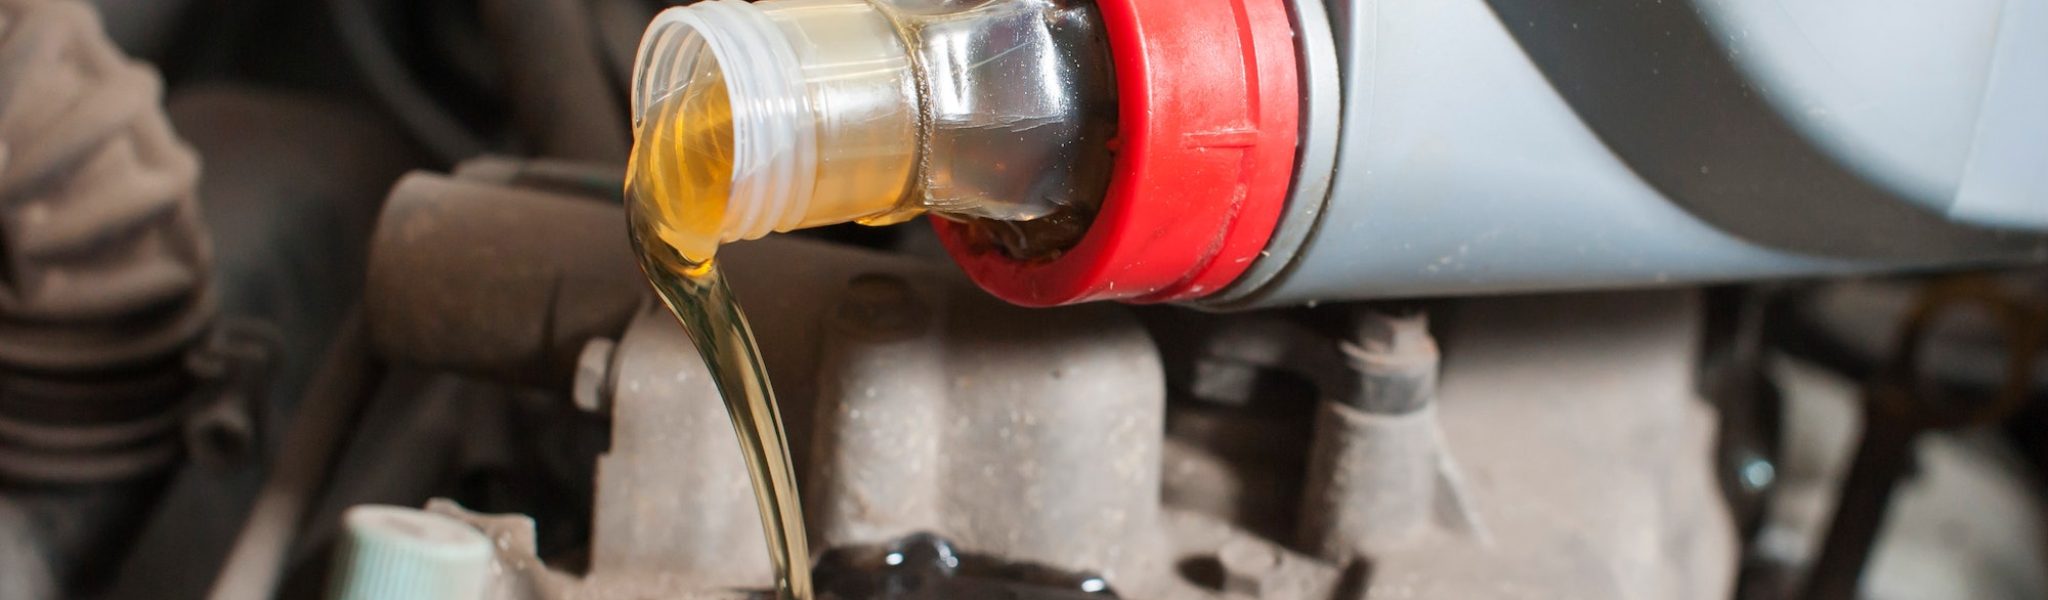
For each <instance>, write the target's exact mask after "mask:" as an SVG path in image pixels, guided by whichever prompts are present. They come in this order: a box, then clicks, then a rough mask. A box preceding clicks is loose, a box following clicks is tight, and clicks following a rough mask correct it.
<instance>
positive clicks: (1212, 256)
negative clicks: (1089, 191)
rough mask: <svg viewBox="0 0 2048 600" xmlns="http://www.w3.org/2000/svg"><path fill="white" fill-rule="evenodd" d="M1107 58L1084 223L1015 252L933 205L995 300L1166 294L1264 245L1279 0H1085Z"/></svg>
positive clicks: (1293, 100) (1143, 298)
mask: <svg viewBox="0 0 2048 600" xmlns="http://www.w3.org/2000/svg"><path fill="white" fill-rule="evenodd" d="M1097 5H1098V6H1099V7H1100V10H1101V12H1102V22H1103V25H1104V27H1105V29H1106V30H1107V31H1108V33H1109V45H1110V52H1111V56H1112V59H1113V60H1114V61H1115V65H1116V80H1117V94H1118V99H1117V102H1118V113H1119V115H1118V123H1117V141H1116V142H1115V143H1116V144H1117V148H1116V170H1115V173H1114V174H1113V175H1112V176H1111V178H1110V183H1109V192H1108V194H1107V196H1106V197H1104V198H1103V201H1102V209H1101V212H1099V213H1098V214H1097V215H1096V218H1095V222H1094V224H1092V225H1091V226H1090V227H1089V229H1088V233H1087V235H1086V236H1085V237H1083V238H1082V240H1081V242H1080V243H1079V244H1078V245H1076V246H1075V247H1074V248H1073V249H1071V250H1068V251H1067V252H1066V253H1065V254H1063V255H1061V256H1060V257H1059V258H1056V259H1052V260H1048V261H1020V260H1017V259H1013V258H1010V257H1009V256H1007V255H1005V254H1003V253H1002V252H1001V251H1000V250H996V249H993V248H987V247H981V246H980V245H979V244H976V243H975V242H973V241H971V240H969V239H968V238H967V237H966V229H967V228H966V227H963V226H960V225H956V224H953V223H949V222H946V221H944V220H942V219H933V220H932V222H933V223H935V224H936V225H935V226H936V227H937V228H938V230H939V237H940V239H942V240H944V242H945V244H946V249H947V251H948V252H950V253H951V254H952V255H953V258H954V260H955V261H957V262H958V263H960V266H961V267H962V268H964V269H966V271H967V274H968V276H969V277H971V278H973V279H974V281H975V283H978V284H980V285H981V287H982V288H984V289H987V290H988V291H989V292H990V293H993V294H995V295H996V296H997V297H1000V298H1002V299H1004V300H1008V301H1010V302H1013V303H1017V304H1022V305H1026V306H1054V305H1060V304H1072V303H1076V302H1087V301H1091V300H1124V301H1130V302H1172V301H1179V300H1189V299H1194V298H1200V297H1202V296H1206V295H1209V294H1213V293H1216V292H1217V291H1219V290H1222V289H1223V288H1224V287H1225V286H1227V285H1229V284H1230V282H1232V281H1234V280H1236V279H1237V277H1238V276H1239V275H1242V274H1243V273H1244V271H1245V269H1246V268H1248V267H1250V266H1251V263H1252V260H1253V259H1255V258H1257V257H1258V254H1259V253H1260V252H1261V251H1263V250H1265V247H1266V241H1267V239H1268V238H1270V237H1271V236H1272V234H1273V228H1274V225H1275V223H1277V222H1278V221H1279V218H1280V212H1281V211H1282V210H1283V209H1284V207H1285V205H1286V202H1287V191H1288V184H1289V182H1290V181H1291V180H1292V178H1293V174H1294V150H1295V143H1296V138H1297V137H1298V134H1299V129H1298V120H1299V118H1300V117H1299V112H1300V108H1301V106H1300V103H1301V96H1300V91H1299V82H1297V81H1296V78H1297V77H1298V73H1299V71H1298V70H1297V69H1296V67H1295V54H1294V51H1295V50H1294V29H1293V25H1292V24H1291V23H1290V22H1289V21H1288V17H1287V7H1286V6H1285V4H1284V0H1200V1H1190V0H1098V2H1097Z"/></svg>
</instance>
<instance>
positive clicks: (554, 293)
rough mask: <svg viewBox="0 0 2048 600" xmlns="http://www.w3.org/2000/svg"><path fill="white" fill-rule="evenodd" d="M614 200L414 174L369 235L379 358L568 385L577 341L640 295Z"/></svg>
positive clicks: (605, 327)
mask: <svg viewBox="0 0 2048 600" xmlns="http://www.w3.org/2000/svg"><path fill="white" fill-rule="evenodd" d="M625 230H626V223H625V217H624V215H623V214H622V213H621V212H620V211H619V209H618V207H617V205H616V204H611V203H607V202H604V201H601V200H598V199H594V198H583V197H577V196H564V195H559V194H550V193H546V192H540V191H531V190H523V189H519V188H512V187H505V186H499V185H492V184H487V183H478V182H471V181H463V180H457V179H449V178H446V177H441V176H437V175H431V174H425V173H415V174H412V175H408V176H406V177H405V178H404V179H401V180H399V182H398V185H397V186H396V187H394V188H393V189H392V190H391V196H390V198H389V199H388V200H387V201H386V204H385V207H384V215H383V216H382V217H381V219H380V221H379V222H378V225H377V230H376V233H375V234H374V235H373V237H372V239H371V245H370V264H369V282H368V284H367V285H366V286H365V289H364V316H365V318H366V319H367V320H368V323H369V327H370V339H371V341H372V342H373V343H374V345H375V348H376V349H377V351H378V353H379V354H380V355H382V356H385V357H387V358H392V359H396V360H402V361H406V362H410V363H415V364H420V365H424V366H429V367H434V368H440V369H448V370H454V371H462V372H466V373H471V374H478V375H487V376H491V377H493V378H497V379H500V380H503V381H510V382H518V383H527V384H540V385H549V386H555V387H564V386H566V385H568V383H569V380H570V377H571V375H572V374H573V373H574V372H575V368H576V359H577V356H578V354H579V353H580V352H582V350H583V344H584V342H586V341H588V340H589V339H591V338H593V337H598V336H615V335H617V334H618V333H619V332H620V331H623V330H624V329H625V326H626V322H627V320H628V319H630V318H631V317H632V315H633V312H634V310H635V308H636V307H638V306H639V305H640V302H641V298H642V296H644V295H645V294H646V293H647V292H646V287H647V285H646V283H645V282H644V281H643V280H642V279H641V277H640V272H639V270H638V269H636V268H635V267H634V262H633V258H632V256H631V255H630V254H628V248H627V245H626V243H625V242H624V239H623V236H622V233H623V232H624V231H625Z"/></svg>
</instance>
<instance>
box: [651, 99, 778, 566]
mask: <svg viewBox="0 0 2048 600" xmlns="http://www.w3.org/2000/svg"><path fill="white" fill-rule="evenodd" d="M706 63H709V61H706ZM633 137H634V147H633V153H632V157H631V162H630V163H629V165H628V167H627V174H626V182H627V183H626V202H627V211H626V212H627V218H628V221H629V223H630V229H631V232H632V237H633V243H634V244H635V246H636V248H638V250H639V255H640V257H641V268H642V269H643V270H644V271H645V272H646V275H647V278H648V280H649V281H650V282H651V283H653V285H654V289H655V291H656V292H657V293H658V294H659V295H660V296H661V299H662V301H663V302H664V303H666V304H667V305H668V308H669V310H670V311H671V312H674V313H675V315H676V318H677V319H679V320H681V321H682V323H683V327H684V328H685V329H687V330H688V331H689V334H690V339H691V340H692V341H693V342H695V344H696V346H697V351H698V353H700V354H702V355H703V357H704V360H705V362H707V363H709V364H710V366H711V369H710V370H711V375H712V378H713V380H715V381H716V382H717V385H718V391H719V395H720V396H721V397H723V399H724V401H725V408H726V412H727V414H728V416H730V417H731V418H732V425H733V430H734V432H735V433H737V434H738V436H739V441H740V451H741V454H742V455H743V456H745V458H746V461H747V473H748V474H749V475H750V476H751V477H752V479H753V484H754V500H755V503H756V504H757V506H758V508H759V509H760V513H761V526H762V529H763V531H764V532H765V533H766V534H767V539H768V546H769V548H768V550H769V557H770V558H771V559H772V560H773V562H774V568H775V573H776V594H777V597H778V598H781V599H784V600H792V599H793V600H810V598H811V595H812V592H811V572H810V549H809V544H808V543H807V541H806V539H805V533H804V521H803V511H802V505H803V503H802V502H800V501H799V500H798V498H797V490H796V476H795V475H796V471H795V468H794V466H793V465H792V463H791V460H790V454H789V442H788V438H787V435H786V434H785V432H784V431H783V426H782V416H781V413H780V411H779V410H778V409H777V407H776V405H775V391H774V389H772V388H771V387H770V386H769V383H768V372H767V370H766V369H765V368H764V367H763V365H762V363H761V353H760V351H759V350H758V349H756V347H755V343H754V334H753V331H752V330H751V329H750V328H749V327H748V326H747V318H746V315H744V314H742V313H741V312H740V307H739V305H738V304H737V303H736V302H734V299H733V296H732V290H731V288H729V287H727V285H726V282H725V278H724V277H723V276H722V275H721V274H720V273H719V272H718V268H717V264H716V263H715V262H714V260H713V259H714V257H715V254H716V253H717V250H718V244H719V242H720V236H721V224H722V222H723V221H724V219H725V210H726V202H727V196H728V195H729V194H730V192H731V190H730V187H731V181H732V167H733V160H734V159H733V156H734V155H733V152H734V146H733V128H732V105H731V103H730V101H729V99H728V98H727V92H726V86H725V83H724V79H723V76H722V74H721V73H720V72H719V71H718V69H717V68H716V67H715V66H700V68H698V69H697V70H696V72H695V73H693V74H692V81H691V84H690V85H687V86H682V87H681V89H680V90H679V91H678V92H677V95H676V96H673V97H669V98H664V99H662V100H661V101H659V102H658V103H656V104H655V105H654V106H653V107H652V108H651V109H650V110H648V111H647V116H646V118H644V119H642V120H641V121H640V122H639V123H636V124H635V127H634V135H633ZM686 518H687V517H686Z"/></svg>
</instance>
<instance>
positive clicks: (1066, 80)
mask: <svg viewBox="0 0 2048 600" xmlns="http://www.w3.org/2000/svg"><path fill="white" fill-rule="evenodd" d="M707 85H718V86H722V88H721V90H720V91H721V93H722V94H723V96H722V101H721V102H710V101H698V102H694V103H693V102H678V101H677V99H680V98H690V97H697V98H700V99H701V98H704V97H705V96H702V95H701V94H700V95H697V96H692V94H693V92H692V86H700V87H701V86H707ZM698 91H700V92H701V91H703V90H698ZM1114 94H1115V91H1114V81H1113V77H1112V74H1111V67H1110V64H1109V56H1108V51H1107V47H1106V42H1104V41H1103V38H1102V36H1101V35H1100V32H1099V20H1098V17H1097V16H1096V15H1095V13H1094V11H1093V6H1092V5H1091V4H1089V3H1087V2H1084V1H1081V0H981V1H971V0H970V1H941V0H873V1H870V0H763V1H761V2H755V3H747V2H742V1H740V0H712V1H708V2H700V3H697V4H693V5H690V6H687V7H678V8H672V9H669V10H667V11H665V12H663V13H662V14H661V15H660V16H658V17H657V18H656V20H655V21H654V23H653V24H652V25H650V27H649V28H648V30H647V34H646V35H645V37H643V39H642V42H641V47H640V53H639V58H638V62H637V65H636V69H635V77H634V86H633V94H632V100H633V114H634V118H635V123H636V124H635V130H636V132H638V133H637V134H636V135H637V136H639V137H640V138H641V140H640V142H639V143H640V144H642V145H647V144H656V145H661V144H668V145H677V144H683V145H687V144H692V143H702V142H703V141H704V140H719V139H726V138H729V139H730V145H731V146H730V148H726V149H722V150H723V151H724V152H725V153H726V154H729V155H730V162H731V165H730V168H729V170H730V173H729V174H726V177H727V178H728V179H729V181H728V182H726V183H727V184H728V185H729V189H728V190H726V191H727V194H726V200H725V204H724V206H723V207H722V210H719V211H716V212H717V213H718V214H717V215H716V218H717V230H718V232H717V237H718V239H719V240H720V241H735V240H741V239H752V238H756V237H760V236H762V235H766V234H767V233H769V232H772V231H789V230H792V229H799V228H804V227H812V226H817V225H824V224H831V223H841V222H849V221H858V222H864V223H886V222H894V221H898V220H902V219H905V218H908V217H910V216H914V215H916V214H918V213H920V212H923V211H927V210H929V211H932V212H936V213H939V214H940V215H942V216H945V217H948V218H954V219H959V220H967V221H976V220H993V221H1002V222H1004V223H1003V224H1001V225H1000V226H991V227H989V228H988V230H989V231H990V239H991V243H993V244H996V245H1000V246H1004V247H1006V248H1013V249H1015V248H1018V247H1021V246H1026V245H1030V244H1034V243H1036V244H1039V245H1048V244H1046V243H1043V242H1042V241H1035V240H1033V239H1032V238H1033V237H1034V236H1035V237H1039V238H1047V237H1050V238H1058V239H1056V240H1054V241H1053V242H1051V244H1050V245H1058V244H1061V243H1070V242H1071V239H1078V237H1079V232H1080V231H1081V230H1083V229H1085V220H1086V217H1087V216H1088V215H1092V213H1093V210H1094V207H1095V204H1096V203H1097V202H1098V201H1099V200H1100V198H1101V196H1102V193H1103V190H1104V189H1105V188H1106V187H1107V181H1108V176H1109V169H1110V162H1111V161H1110V159H1109V158H1110V157H1109V150H1108V142H1109V138H1110V137H1111V136H1113V135H1114V132H1113V128H1114V120H1115V110H1116V102H1115V96H1114ZM692 127H695V128H697V129H694V130H693V129H691V128H692ZM705 127H710V128H712V129H720V128H723V129H722V130H720V131H713V132H711V133H713V135H698V136H695V137H691V136H680V137H675V138H673V139H661V138H652V139H650V136H661V135H671V134H672V132H675V131H684V130H689V131H697V132H699V133H703V131H702V130H703V128H705ZM670 150H671V151H670V152H667V154H666V156H665V158H664V159H663V160H691V159H692V158H693V157H699V156H701V154H702V153H699V152H692V151H691V150H690V149H688V148H671V149H670ZM637 154H638V153H637V152H636V167H637V166H638V165H639V163H638V160H639V158H640V157H638V156H637ZM712 162H716V161H712ZM718 166H719V165H716V164H714V165H712V167H713V168H716V167H718ZM672 167H673V168H672V169H670V170H673V171H677V172H681V171H683V170H685V169H687V168H690V166H687V165H676V166H672ZM713 175H714V176H715V175H716V174H713ZM710 212H711V211H705V214H704V215H699V216H700V217H702V216H709V215H710ZM1077 221H1078V222H1080V223H1083V224H1084V225H1082V226H1079V227H1077V226H1076V225H1075V223H1076V222H1077ZM1033 229H1045V230H1046V231H1047V232H1052V233H1044V232H1040V233H1037V234H1034V233H1033V231H1032V230H1033Z"/></svg>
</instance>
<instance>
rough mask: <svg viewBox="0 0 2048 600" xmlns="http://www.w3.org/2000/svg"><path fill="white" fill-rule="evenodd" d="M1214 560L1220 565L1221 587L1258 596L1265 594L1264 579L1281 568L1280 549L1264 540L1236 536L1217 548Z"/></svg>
mask: <svg viewBox="0 0 2048 600" xmlns="http://www.w3.org/2000/svg"><path fill="white" fill-rule="evenodd" d="M1216 562H1218V563H1220V564H1222V565H1223V591H1225V592H1228V593H1231V594H1240V595H1244V596H1250V597H1253V598H1260V597H1264V596H1265V594H1266V580H1267V579H1268V578H1269V577H1270V576H1271V575H1272V574H1273V573H1274V572H1275V571H1278V570H1279V569H1280V553H1279V552H1277V551H1275V550H1274V549H1273V548H1271V547H1268V546H1266V545H1265V544H1262V543H1259V542H1256V541H1253V540H1246V539H1238V540H1231V541H1230V543H1227V544H1224V545H1223V547H1222V548H1219V549H1217V550H1216Z"/></svg>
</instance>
